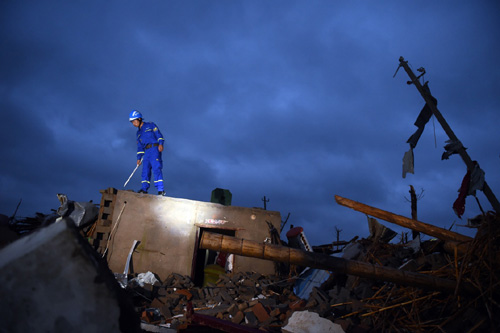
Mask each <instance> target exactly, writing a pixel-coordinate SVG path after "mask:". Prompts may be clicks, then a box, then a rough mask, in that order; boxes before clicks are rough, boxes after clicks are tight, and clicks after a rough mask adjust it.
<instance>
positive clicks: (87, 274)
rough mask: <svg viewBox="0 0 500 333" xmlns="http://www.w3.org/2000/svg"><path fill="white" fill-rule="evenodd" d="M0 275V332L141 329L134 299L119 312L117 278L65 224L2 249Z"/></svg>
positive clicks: (129, 330) (21, 239)
mask: <svg viewBox="0 0 500 333" xmlns="http://www.w3.org/2000/svg"><path fill="white" fill-rule="evenodd" d="M0 271H1V272H2V273H1V274H0V297H1V302H0V332H9V333H11V332H23V333H24V332H119V331H120V327H128V330H123V331H128V332H138V331H139V323H140V321H139V317H138V315H137V314H136V313H135V312H134V307H133V305H132V301H131V300H129V303H127V304H128V308H125V307H124V306H123V307H122V308H121V309H120V304H119V303H120V302H119V294H120V293H121V292H122V291H121V288H120V287H119V286H118V284H117V282H116V280H115V278H114V276H113V275H112V274H111V273H110V272H109V270H108V269H107V267H105V265H101V264H100V263H99V262H98V260H96V258H95V252H94V251H93V250H92V249H91V247H90V245H89V244H88V243H87V242H86V240H84V239H83V238H82V237H81V236H80V235H79V234H78V233H77V231H76V230H75V229H74V226H71V225H68V224H67V223H66V222H65V221H60V222H56V223H54V224H51V225H49V226H47V227H44V228H40V229H38V230H36V231H34V232H33V233H32V234H30V235H27V236H24V237H22V238H20V239H19V240H17V241H15V242H13V243H11V244H9V245H8V246H6V247H5V248H3V249H2V250H1V251H0ZM122 293H123V292H122ZM122 305H123V304H122ZM125 310H126V312H123V311H125ZM120 320H122V321H124V322H122V324H120Z"/></svg>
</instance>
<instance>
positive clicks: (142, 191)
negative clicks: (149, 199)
mask: <svg viewBox="0 0 500 333" xmlns="http://www.w3.org/2000/svg"><path fill="white" fill-rule="evenodd" d="M137 193H144V194H148V191H144V190H142V189H141V190H139V192H137Z"/></svg>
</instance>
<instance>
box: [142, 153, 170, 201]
mask: <svg viewBox="0 0 500 333" xmlns="http://www.w3.org/2000/svg"><path fill="white" fill-rule="evenodd" d="M162 168H163V162H162V160H161V153H160V152H159V151H158V147H151V148H149V149H146V151H145V152H144V156H143V158H142V186H141V190H143V191H146V192H147V191H148V189H149V186H150V181H151V171H152V172H153V179H154V184H155V186H156V189H157V190H158V191H163V190H164V188H163V173H162Z"/></svg>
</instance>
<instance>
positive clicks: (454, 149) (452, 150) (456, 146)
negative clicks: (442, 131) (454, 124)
mask: <svg viewBox="0 0 500 333" xmlns="http://www.w3.org/2000/svg"><path fill="white" fill-rule="evenodd" d="M462 148H464V146H463V145H462V142H460V140H456V141H453V140H448V141H446V145H445V146H444V149H445V152H444V153H443V155H441V160H447V159H448V158H449V157H450V156H451V155H453V154H458V153H459V151H460V149H462ZM464 149H467V148H464Z"/></svg>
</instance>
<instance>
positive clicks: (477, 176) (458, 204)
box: [453, 161, 484, 218]
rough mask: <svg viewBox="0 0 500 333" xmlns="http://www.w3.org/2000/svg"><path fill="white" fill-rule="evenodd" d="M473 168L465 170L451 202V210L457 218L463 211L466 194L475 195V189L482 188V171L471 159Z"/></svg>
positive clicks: (460, 216)
mask: <svg viewBox="0 0 500 333" xmlns="http://www.w3.org/2000/svg"><path fill="white" fill-rule="evenodd" d="M473 163H474V169H472V171H470V170H467V173H466V174H465V176H464V178H463V179H462V185H461V186H460V189H459V190H458V192H459V193H458V198H457V199H456V200H455V202H454V203H453V210H454V211H455V214H457V216H458V217H459V218H462V215H463V214H464V212H465V198H466V197H467V196H468V195H473V196H476V191H477V190H481V191H482V190H483V187H484V171H483V170H482V169H481V168H480V167H479V164H478V163H477V162H476V161H473Z"/></svg>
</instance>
